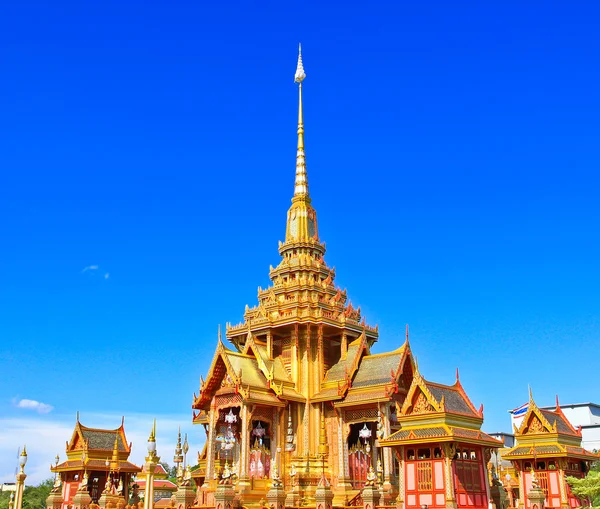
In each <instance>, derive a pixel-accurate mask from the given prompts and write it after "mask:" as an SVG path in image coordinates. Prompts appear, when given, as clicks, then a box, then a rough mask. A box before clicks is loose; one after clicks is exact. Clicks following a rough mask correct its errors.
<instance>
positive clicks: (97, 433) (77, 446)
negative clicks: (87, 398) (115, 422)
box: [51, 416, 141, 472]
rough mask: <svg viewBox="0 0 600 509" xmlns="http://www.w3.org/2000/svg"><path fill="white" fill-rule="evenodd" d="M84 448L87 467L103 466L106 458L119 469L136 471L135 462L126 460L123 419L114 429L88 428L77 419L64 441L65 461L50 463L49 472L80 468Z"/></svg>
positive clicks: (127, 454)
mask: <svg viewBox="0 0 600 509" xmlns="http://www.w3.org/2000/svg"><path fill="white" fill-rule="evenodd" d="M84 452H85V456H86V464H85V468H87V469H88V470H106V468H107V467H106V461H107V460H110V463H111V465H110V468H114V469H118V470H120V471H122V472H139V471H140V470H141V469H140V467H138V466H137V465H134V464H133V463H131V462H129V461H128V458H129V454H130V453H131V443H129V444H128V443H127V438H126V436H125V426H124V419H123V420H122V421H121V426H119V427H118V428H116V429H112V430H108V429H100V428H89V427H87V426H84V425H83V424H81V422H79V416H77V422H76V423H75V429H74V430H73V434H72V435H71V439H70V440H69V441H68V442H67V444H66V453H67V461H64V462H62V463H60V464H58V465H56V466H52V467H51V470H52V471H53V472H66V471H79V470H83V469H84V464H83V453H84Z"/></svg>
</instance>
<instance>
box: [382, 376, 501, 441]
mask: <svg viewBox="0 0 600 509" xmlns="http://www.w3.org/2000/svg"><path fill="white" fill-rule="evenodd" d="M397 420H398V424H399V425H400V429H399V430H398V431H396V432H395V433H392V434H391V435H390V436H388V437H386V438H385V439H383V440H380V442H379V443H380V445H382V446H397V445H410V444H423V443H429V442H431V443H434V442H450V441H459V442H463V443H473V444H478V445H486V446H489V447H499V446H501V445H502V443H501V442H500V441H499V440H496V439H495V438H493V437H491V436H490V435H488V434H486V433H484V432H483V431H481V429H480V428H481V424H482V423H483V406H481V407H480V408H479V409H476V408H475V407H474V406H473V403H472V402H471V400H470V399H469V397H468V396H467V394H466V393H465V391H464V389H463V387H462V385H461V383H460V380H459V378H458V373H457V377H456V382H455V383H454V385H443V384H439V383H434V382H430V381H428V380H425V379H424V378H423V377H422V376H421V374H420V373H419V371H418V369H415V374H414V377H413V380H412V383H411V386H410V388H409V390H408V394H407V396H406V399H405V400H404V403H403V405H402V408H401V409H400V412H398V415H397Z"/></svg>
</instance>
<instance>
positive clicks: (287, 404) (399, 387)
mask: <svg viewBox="0 0 600 509" xmlns="http://www.w3.org/2000/svg"><path fill="white" fill-rule="evenodd" d="M305 76H306V75H305V73H304V68H303V64H302V56H301V55H299V57H298V65H297V70H296V74H295V82H296V83H297V84H298V88H299V106H298V130H297V135H298V140H297V142H298V143H297V153H296V175H295V184H294V193H293V196H292V204H291V207H290V208H289V210H288V214H287V223H286V234H285V240H284V241H283V242H280V244H279V254H280V255H281V261H280V262H279V264H278V265H277V267H271V269H270V272H269V277H270V280H271V285H270V286H269V287H268V288H264V289H263V288H259V289H258V304H257V305H256V306H254V307H251V308H250V307H248V306H246V310H245V312H244V317H243V318H244V319H243V322H242V323H240V324H238V325H230V324H228V325H227V327H226V331H225V335H226V338H227V340H228V341H229V343H230V345H229V346H226V345H225V343H224V341H223V338H222V337H221V333H220V331H219V337H218V342H217V348H216V352H215V354H214V357H213V359H212V363H211V365H210V368H209V370H208V374H207V376H206V379H205V380H204V379H202V378H201V383H200V390H199V393H198V394H194V398H193V405H192V407H193V409H194V415H193V422H194V423H196V424H201V425H203V426H204V428H205V432H206V435H207V439H206V445H205V448H204V450H203V451H202V453H201V454H200V455H199V467H198V468H197V469H196V470H195V471H194V472H193V473H192V476H193V478H194V480H195V482H196V484H197V486H198V488H199V489H198V493H197V499H196V505H197V506H211V507H213V506H215V505H217V506H220V505H221V501H220V500H221V498H219V497H222V496H224V495H223V493H224V490H225V488H224V486H227V490H230V489H235V493H236V498H237V500H238V501H239V502H241V503H243V505H244V506H258V505H263V504H264V503H265V500H266V499H267V498H268V499H269V501H271V498H272V499H273V500H275V499H277V501H276V503H275V502H273V504H271V502H269V506H270V507H271V506H273V507H274V506H277V507H282V506H283V503H282V502H281V501H280V499H279V497H280V494H281V493H285V506H286V507H299V506H312V507H315V506H317V507H329V504H330V502H329V498H328V497H329V495H328V492H327V490H332V491H333V494H334V495H335V497H334V498H333V502H332V503H333V505H334V506H338V507H340V506H348V505H361V504H362V500H361V498H360V493H361V490H362V489H363V488H364V487H365V485H367V486H368V488H369V490H368V493H369V497H371V498H370V499H369V500H375V498H377V499H378V500H379V502H380V503H381V504H386V505H393V504H395V501H396V499H397V497H398V500H399V503H400V506H399V507H400V509H402V508H403V507H404V506H406V507H407V508H412V507H416V506H418V505H420V504H421V505H422V504H427V503H428V502H429V505H431V506H432V507H452V508H455V507H473V508H479V509H487V507H488V499H489V495H488V491H487V473H486V462H485V459H484V458H485V456H486V454H487V451H488V449H489V448H490V447H498V446H500V445H501V444H500V442H498V441H496V440H494V439H493V438H491V437H489V436H487V435H485V434H484V433H481V431H480V430H479V427H480V425H481V422H482V420H483V412H482V410H481V409H479V410H477V409H475V408H474V407H473V405H472V404H471V402H470V401H469V399H468V398H467V396H466V394H465V393H464V391H463V390H462V387H461V386H460V383H459V382H458V381H457V383H456V384H455V385H454V386H443V385H439V384H433V383H431V382H426V381H425V380H424V379H423V378H422V377H421V376H420V375H419V374H418V370H417V368H416V363H415V361H414V359H413V355H412V352H411V348H410V344H409V341H408V330H407V334H406V341H405V342H404V343H403V344H402V345H399V347H398V348H397V349H396V350H394V351H391V352H387V353H379V354H374V353H372V352H371V349H372V347H373V345H374V344H375V343H376V341H377V339H378V328H377V327H374V326H371V325H369V324H367V323H366V320H365V318H364V317H363V316H362V314H361V310H360V307H358V308H355V307H354V306H353V305H352V304H351V303H350V302H349V300H348V297H347V293H346V290H342V289H341V288H339V287H337V286H336V284H335V276H336V274H335V271H334V269H332V268H331V267H330V266H329V265H328V263H327V262H326V261H325V244H324V243H323V242H321V239H320V236H319V229H318V221H317V213H316V210H315V209H314V208H313V206H312V203H311V198H310V194H309V186H308V178H307V171H306V160H305V152H304V120H303V104H302V86H303V81H304V78H305ZM385 437H387V438H385ZM380 445H386V446H387V447H379V446H380ZM411 451H412V456H414V457H411ZM421 456H422V457H421ZM438 456H439V457H438ZM428 462H429V463H428ZM424 476H429V477H428V478H427V479H426V478H425V477H424ZM232 479H235V482H234V483H232V484H231V482H232ZM229 486H233V487H234V488H229ZM270 489H271V491H269V490H270ZM273 490H274V491H273ZM399 490H400V491H399ZM403 490H407V491H406V492H403ZM375 492H377V493H375ZM427 493H428V495H427ZM268 494H269V496H268ZM380 495H381V497H382V498H381V497H380ZM215 497H217V498H219V501H218V502H217V503H215ZM269 497H270V498H269ZM319 497H321V498H319ZM320 500H322V501H323V503H321V502H320Z"/></svg>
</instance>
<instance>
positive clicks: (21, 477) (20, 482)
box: [14, 446, 27, 509]
mask: <svg viewBox="0 0 600 509" xmlns="http://www.w3.org/2000/svg"><path fill="white" fill-rule="evenodd" d="M26 464H27V450H26V448H25V446H23V452H22V453H21V455H20V456H19V466H20V467H21V469H20V470H19V473H18V474H17V495H16V497H15V505H14V509H21V507H22V506H23V488H24V487H25V479H26V478H27V474H26V473H25V465H26Z"/></svg>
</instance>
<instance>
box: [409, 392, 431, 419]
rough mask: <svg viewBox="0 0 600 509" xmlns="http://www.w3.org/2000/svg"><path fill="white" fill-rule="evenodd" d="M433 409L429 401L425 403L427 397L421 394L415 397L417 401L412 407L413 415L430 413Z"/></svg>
mask: <svg viewBox="0 0 600 509" xmlns="http://www.w3.org/2000/svg"><path fill="white" fill-rule="evenodd" d="M432 410H433V409H432V407H431V404H430V403H429V401H427V397H426V396H425V394H423V393H422V392H421V393H419V395H418V396H417V400H416V401H415V404H414V405H413V411H412V413H413V414H424V413H427V412H431V411H432Z"/></svg>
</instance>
